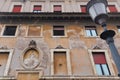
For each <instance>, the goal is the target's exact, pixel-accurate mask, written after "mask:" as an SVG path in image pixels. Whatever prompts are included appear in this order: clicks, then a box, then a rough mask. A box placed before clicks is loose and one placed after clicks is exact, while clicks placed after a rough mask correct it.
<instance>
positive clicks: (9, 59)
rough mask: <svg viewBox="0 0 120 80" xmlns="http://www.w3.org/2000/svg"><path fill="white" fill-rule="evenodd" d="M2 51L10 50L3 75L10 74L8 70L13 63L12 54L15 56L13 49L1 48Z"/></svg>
mask: <svg viewBox="0 0 120 80" xmlns="http://www.w3.org/2000/svg"><path fill="white" fill-rule="evenodd" d="M0 52H8V53H9V56H8V60H7V64H6V67H5V70H4V74H3V76H8V72H9V69H10V64H11V61H12V56H13V49H7V50H0Z"/></svg>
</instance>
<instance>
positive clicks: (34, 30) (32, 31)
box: [28, 26, 41, 36]
mask: <svg viewBox="0 0 120 80" xmlns="http://www.w3.org/2000/svg"><path fill="white" fill-rule="evenodd" d="M40 35H41V27H40V26H29V28H28V36H40Z"/></svg>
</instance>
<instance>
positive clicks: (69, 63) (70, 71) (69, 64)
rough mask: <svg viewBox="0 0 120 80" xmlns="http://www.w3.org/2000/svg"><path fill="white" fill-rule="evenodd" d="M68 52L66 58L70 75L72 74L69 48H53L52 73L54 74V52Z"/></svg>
mask: <svg viewBox="0 0 120 80" xmlns="http://www.w3.org/2000/svg"><path fill="white" fill-rule="evenodd" d="M55 51H58V52H63V51H65V52H66V60H67V70H68V75H71V74H72V69H71V61H70V50H69V49H51V50H50V53H51V75H54V52H55Z"/></svg>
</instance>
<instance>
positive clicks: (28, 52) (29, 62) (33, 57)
mask: <svg viewBox="0 0 120 80" xmlns="http://www.w3.org/2000/svg"><path fill="white" fill-rule="evenodd" d="M48 53H49V48H48V46H47V44H46V43H45V42H43V40H41V41H39V48H38V47H37V43H36V42H35V41H34V40H31V41H30V43H29V44H28V47H27V48H26V49H25V50H24V52H23V54H22V55H21V60H22V61H21V62H22V65H23V67H24V68H25V69H35V68H40V67H42V68H46V67H47V63H48V61H49V60H48Z"/></svg>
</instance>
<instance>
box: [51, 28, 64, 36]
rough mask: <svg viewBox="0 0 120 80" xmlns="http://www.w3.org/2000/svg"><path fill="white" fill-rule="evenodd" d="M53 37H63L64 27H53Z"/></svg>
mask: <svg viewBox="0 0 120 80" xmlns="http://www.w3.org/2000/svg"><path fill="white" fill-rule="evenodd" d="M53 36H65V30H64V26H53Z"/></svg>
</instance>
